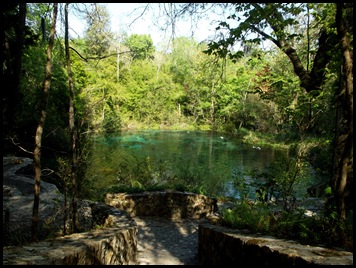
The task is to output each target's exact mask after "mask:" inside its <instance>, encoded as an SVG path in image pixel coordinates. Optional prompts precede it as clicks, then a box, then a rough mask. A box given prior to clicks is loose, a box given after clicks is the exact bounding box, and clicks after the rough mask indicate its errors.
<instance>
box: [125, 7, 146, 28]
mask: <svg viewBox="0 0 356 268" xmlns="http://www.w3.org/2000/svg"><path fill="white" fill-rule="evenodd" d="M149 5H150V4H147V5H146V6H145V9H144V10H143V12H142V13H141V15H140V16H138V17H137V18H136V19H134V20H133V21H132V22H131V23H130V24H129V27H131V25H132V24H133V23H134V22H135V21H136V20H138V19H139V18H141V17H142V16H143V14H145V12H146V10H147V9H148V7H149ZM135 10H136V9H135Z"/></svg>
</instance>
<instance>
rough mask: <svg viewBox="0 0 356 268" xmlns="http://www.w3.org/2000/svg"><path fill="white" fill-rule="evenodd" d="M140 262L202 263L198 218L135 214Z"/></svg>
mask: <svg viewBox="0 0 356 268" xmlns="http://www.w3.org/2000/svg"><path fill="white" fill-rule="evenodd" d="M134 219H135V221H136V223H137V225H138V235H137V249H138V258H137V264H138V265H198V220H190V219H181V220H175V221H171V220H169V219H164V218H159V217H149V216H145V217H143V216H141V217H135V218H134Z"/></svg>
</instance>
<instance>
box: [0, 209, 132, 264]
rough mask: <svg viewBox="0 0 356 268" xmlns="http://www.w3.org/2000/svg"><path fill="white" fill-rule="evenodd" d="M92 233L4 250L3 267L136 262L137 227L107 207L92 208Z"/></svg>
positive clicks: (123, 215) (124, 215)
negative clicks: (93, 227) (95, 227)
mask: <svg viewBox="0 0 356 268" xmlns="http://www.w3.org/2000/svg"><path fill="white" fill-rule="evenodd" d="M92 213H93V215H92V216H93V217H92V218H93V224H94V226H98V228H97V229H93V230H91V231H89V232H84V233H75V234H72V235H66V236H63V237H59V238H56V239H53V240H45V241H41V242H39V243H30V244H27V245H24V246H16V247H15V246H9V247H3V265H21V264H25V265H94V264H96V265H118V264H119V265H120V264H121V265H122V264H135V263H136V260H137V231H138V228H137V224H136V222H135V221H134V220H133V219H132V218H131V217H130V216H129V215H128V214H127V212H125V211H122V210H118V209H116V208H113V207H110V206H108V205H105V204H100V203H96V204H94V205H92Z"/></svg>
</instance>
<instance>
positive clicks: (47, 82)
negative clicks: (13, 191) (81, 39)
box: [31, 3, 58, 242]
mask: <svg viewBox="0 0 356 268" xmlns="http://www.w3.org/2000/svg"><path fill="white" fill-rule="evenodd" d="M53 5H54V8H53V21H52V26H51V33H50V39H49V44H48V48H47V62H46V76H45V79H44V82H43V100H42V101H41V105H42V111H41V117H40V120H39V122H38V126H37V130H36V136H35V149H34V169H35V185H34V201H33V211H32V228H31V235H32V241H33V242H37V241H38V237H37V234H38V221H39V213H38V212H39V205H40V186H41V143H42V133H43V127H44V123H45V120H46V115H47V106H48V92H49V89H50V87H51V77H52V49H53V44H54V35H55V31H56V21H57V10H58V3H54V4H53Z"/></svg>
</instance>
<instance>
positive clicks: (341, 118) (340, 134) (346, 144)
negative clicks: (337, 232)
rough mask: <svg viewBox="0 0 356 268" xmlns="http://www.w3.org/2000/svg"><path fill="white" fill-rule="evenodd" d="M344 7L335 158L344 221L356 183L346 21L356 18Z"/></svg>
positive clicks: (339, 16)
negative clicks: (347, 18) (352, 17)
mask: <svg viewBox="0 0 356 268" xmlns="http://www.w3.org/2000/svg"><path fill="white" fill-rule="evenodd" d="M344 5H345V4H344V3H337V4H336V26H337V32H338V37H339V42H340V49H341V55H342V64H341V73H340V86H339V91H338V92H337V117H336V131H335V140H334V155H333V178H332V189H333V194H334V198H335V202H336V207H337V210H338V214H339V217H340V219H342V220H345V219H346V217H347V207H346V205H347V198H349V197H351V193H350V191H351V190H352V187H351V186H350V187H347V186H348V185H351V184H352V180H353V54H352V41H351V39H350V35H352V31H350V29H348V27H347V21H346V19H345V17H347V16H350V15H351V16H352V14H353V7H352V6H351V8H349V9H348V10H347V9H346V8H345V6H344Z"/></svg>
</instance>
